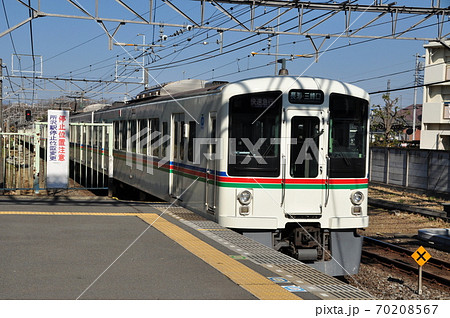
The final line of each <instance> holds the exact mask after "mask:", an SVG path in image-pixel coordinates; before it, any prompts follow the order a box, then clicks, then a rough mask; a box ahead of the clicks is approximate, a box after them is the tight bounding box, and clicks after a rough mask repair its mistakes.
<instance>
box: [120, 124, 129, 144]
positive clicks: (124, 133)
mask: <svg viewBox="0 0 450 318" xmlns="http://www.w3.org/2000/svg"><path fill="white" fill-rule="evenodd" d="M127 139H128V122H127V121H121V122H120V150H125V151H126V150H127Z"/></svg>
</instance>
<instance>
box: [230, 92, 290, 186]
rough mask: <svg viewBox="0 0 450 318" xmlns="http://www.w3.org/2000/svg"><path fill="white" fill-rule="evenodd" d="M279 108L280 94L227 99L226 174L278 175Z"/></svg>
mask: <svg viewBox="0 0 450 318" xmlns="http://www.w3.org/2000/svg"><path fill="white" fill-rule="evenodd" d="M281 106H282V101H281V92H265V93H257V94H245V95H239V96H235V97H232V98H231V99H230V116H229V120H230V122H229V127H230V131H229V137H230V138H229V154H230V156H229V158H228V159H229V160H228V161H229V162H228V174H229V175H231V176H255V177H278V176H279V175H280V144H279V140H280V137H281ZM277 140H278V142H277Z"/></svg>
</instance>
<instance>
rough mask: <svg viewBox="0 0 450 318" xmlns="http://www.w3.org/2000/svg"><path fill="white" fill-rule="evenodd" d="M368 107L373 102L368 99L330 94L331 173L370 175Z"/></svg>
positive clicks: (355, 176)
mask: <svg viewBox="0 0 450 318" xmlns="http://www.w3.org/2000/svg"><path fill="white" fill-rule="evenodd" d="M368 111H369V103H368V102H367V101H366V100H364V99H360V98H356V97H352V96H347V95H341V94H331V95H330V136H329V144H328V155H329V157H330V175H329V177H331V178H363V177H365V176H366V150H367V139H366V136H367V120H368Z"/></svg>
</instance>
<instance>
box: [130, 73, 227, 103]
mask: <svg viewBox="0 0 450 318" xmlns="http://www.w3.org/2000/svg"><path fill="white" fill-rule="evenodd" d="M227 83H228V82H225V81H213V82H207V81H204V80H199V79H187V80H181V81H176V82H169V83H164V84H159V85H156V86H153V87H150V88H148V89H146V90H144V91H142V92H140V93H139V94H137V96H136V98H134V99H132V100H130V101H128V102H127V104H133V105H134V104H140V103H142V102H148V101H158V100H165V99H171V98H180V97H187V96H195V95H201V94H207V93H210V92H212V91H215V90H217V89H218V88H219V87H221V86H223V85H225V84H227Z"/></svg>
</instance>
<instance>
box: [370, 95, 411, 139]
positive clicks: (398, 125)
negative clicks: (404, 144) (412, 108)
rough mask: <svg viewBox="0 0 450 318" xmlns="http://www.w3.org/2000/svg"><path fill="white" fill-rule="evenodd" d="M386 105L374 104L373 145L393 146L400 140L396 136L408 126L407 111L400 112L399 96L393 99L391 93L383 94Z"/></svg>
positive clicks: (371, 127)
mask: <svg viewBox="0 0 450 318" xmlns="http://www.w3.org/2000/svg"><path fill="white" fill-rule="evenodd" d="M383 101H384V105H383V106H381V105H373V109H372V122H371V125H370V129H371V131H372V133H373V134H374V135H375V140H374V141H373V145H375V146H384V147H392V146H397V145H398V144H399V143H400V141H399V140H398V139H397V138H396V137H397V136H398V135H399V134H400V133H401V132H403V130H404V129H405V128H406V127H407V123H406V119H405V113H404V112H400V111H401V108H400V107H399V106H398V105H397V103H398V97H397V98H395V99H391V96H390V94H389V93H386V94H384V95H383Z"/></svg>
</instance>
